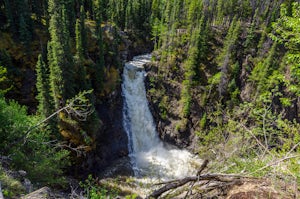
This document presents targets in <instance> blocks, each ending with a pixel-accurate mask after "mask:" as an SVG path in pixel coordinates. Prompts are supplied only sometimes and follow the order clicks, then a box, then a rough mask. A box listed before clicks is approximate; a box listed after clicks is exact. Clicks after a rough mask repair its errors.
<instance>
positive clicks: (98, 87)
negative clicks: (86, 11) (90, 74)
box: [92, 0, 104, 94]
mask: <svg viewBox="0 0 300 199" xmlns="http://www.w3.org/2000/svg"><path fill="white" fill-rule="evenodd" d="M95 13H96V35H97V43H98V49H99V51H98V56H97V60H96V65H95V76H94V78H93V82H92V84H93V88H94V90H95V92H96V93H97V94H99V93H100V92H101V91H102V88H103V79H104V50H103V40H102V28H101V23H102V7H101V0H97V1H96V10H95Z"/></svg>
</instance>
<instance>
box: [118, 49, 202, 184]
mask: <svg viewBox="0 0 300 199" xmlns="http://www.w3.org/2000/svg"><path fill="white" fill-rule="evenodd" d="M150 59H151V55H150V54H147V55H141V56H136V57H134V58H133V60H132V61H130V62H127V63H126V64H125V68H124V72H123V84H122V93H123V97H124V105H123V126H124V129H125V131H126V133H127V135H128V140H129V141H128V149H129V153H130V159H131V164H132V166H133V170H134V174H135V176H148V177H149V176H151V177H155V178H160V179H172V178H178V177H184V176H187V175H192V174H193V173H194V172H195V171H196V168H195V167H197V165H199V164H200V163H199V160H197V159H195V158H193V156H192V154H190V153H189V152H188V151H186V150H179V149H177V148H175V147H170V146H166V144H163V142H162V141H161V140H160V139H159V137H158V134H157V132H156V128H155V124H154V121H153V117H152V115H151V112H150V110H149V106H148V101H147V97H146V90H145V84H144V78H145V75H146V72H145V71H144V68H143V65H144V64H145V63H147V62H150Z"/></svg>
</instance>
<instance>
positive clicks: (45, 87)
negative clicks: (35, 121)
mask: <svg viewBox="0 0 300 199" xmlns="http://www.w3.org/2000/svg"><path fill="white" fill-rule="evenodd" d="M36 74H37V77H36V80H37V81H36V88H37V92H38V95H37V100H38V102H39V105H38V113H39V114H41V115H42V116H43V117H44V118H46V117H48V116H49V115H50V114H51V113H52V112H53V107H52V104H51V101H52V98H51V96H50V83H49V71H48V68H47V66H46V64H45V62H44V61H43V58H42V55H39V57H38V61H37V64H36Z"/></svg>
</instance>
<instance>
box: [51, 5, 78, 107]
mask: <svg viewBox="0 0 300 199" xmlns="http://www.w3.org/2000/svg"><path fill="white" fill-rule="evenodd" d="M49 14H50V24H49V32H50V38H51V40H50V43H49V47H48V49H49V50H50V51H48V53H50V55H51V56H48V58H49V60H48V62H49V68H50V84H51V91H52V94H53V97H54V101H55V107H56V108H60V107H62V106H64V105H65V102H66V99H69V98H71V97H72V96H73V95H74V89H73V87H74V83H73V78H74V77H73V71H74V70H73V60H72V54H71V51H70V47H69V39H70V35H69V30H68V28H67V27H68V20H67V16H66V9H65V6H64V5H62V4H61V3H60V1H58V0H50V1H49Z"/></svg>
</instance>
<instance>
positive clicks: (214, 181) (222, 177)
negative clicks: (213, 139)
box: [146, 160, 258, 199]
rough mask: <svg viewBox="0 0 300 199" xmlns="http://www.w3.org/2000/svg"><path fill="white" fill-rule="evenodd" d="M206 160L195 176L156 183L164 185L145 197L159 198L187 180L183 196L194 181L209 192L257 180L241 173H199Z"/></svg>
mask: <svg viewBox="0 0 300 199" xmlns="http://www.w3.org/2000/svg"><path fill="white" fill-rule="evenodd" d="M208 162H209V161H208V160H205V161H204V162H203V163H202V165H201V167H200V169H199V170H198V172H197V175H196V176H191V177H186V178H182V179H178V180H172V181H168V182H163V183H159V184H156V185H164V186H163V187H161V188H159V189H157V190H155V191H153V192H152V193H151V194H150V195H149V196H147V197H146V199H152V198H159V197H160V196H161V195H162V194H164V193H165V192H167V191H170V190H174V189H176V188H179V187H182V186H184V185H186V184H187V183H189V182H190V183H191V186H190V188H189V190H188V191H187V193H186V195H185V197H184V198H187V197H188V195H189V193H191V190H192V188H193V186H194V185H195V183H198V184H197V185H199V186H200V187H201V190H203V191H204V192H210V191H212V190H216V189H222V188H226V187H228V186H233V185H237V184H241V183H242V182H245V181H253V180H258V179H257V178H252V177H247V176H242V175H231V174H220V173H215V174H201V173H202V172H203V170H204V169H205V168H206V167H207V165H208Z"/></svg>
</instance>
